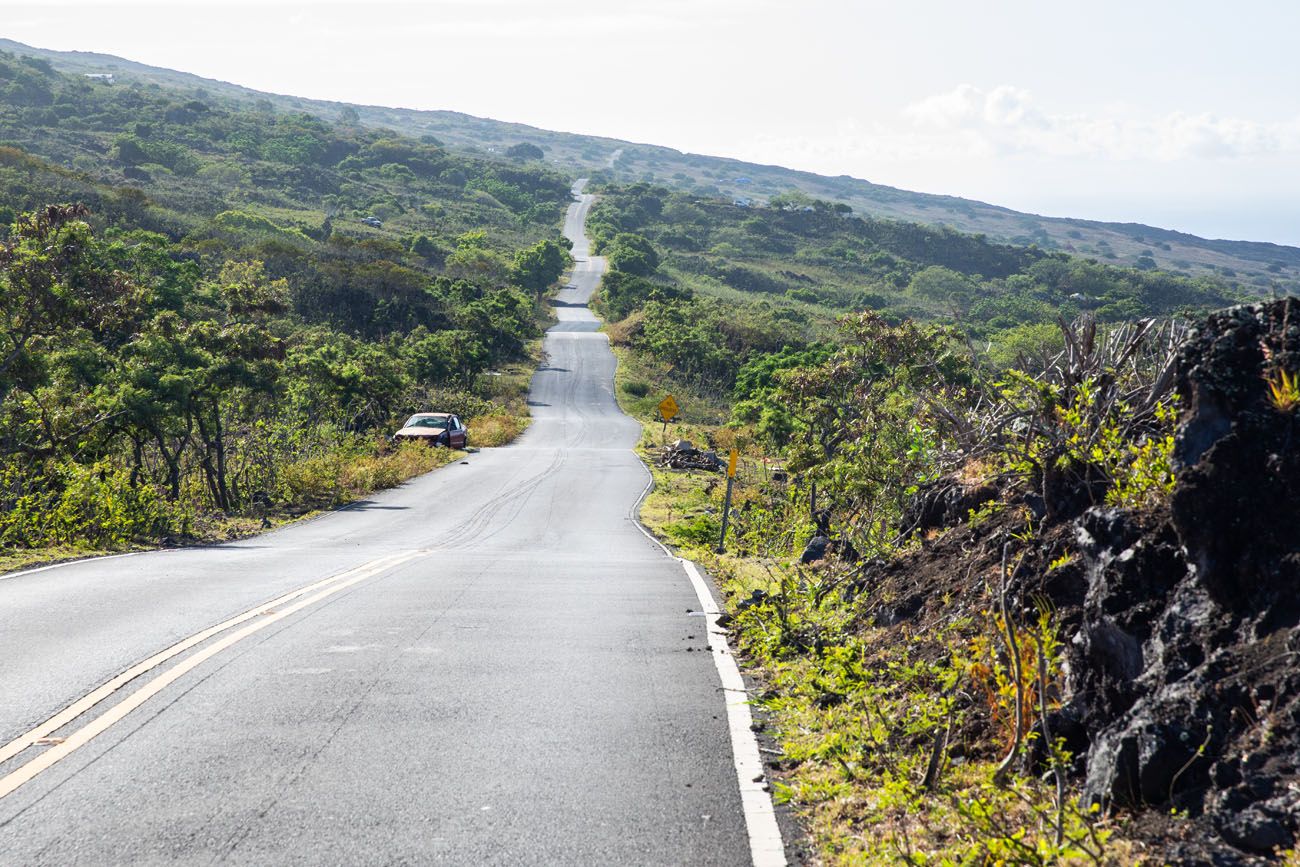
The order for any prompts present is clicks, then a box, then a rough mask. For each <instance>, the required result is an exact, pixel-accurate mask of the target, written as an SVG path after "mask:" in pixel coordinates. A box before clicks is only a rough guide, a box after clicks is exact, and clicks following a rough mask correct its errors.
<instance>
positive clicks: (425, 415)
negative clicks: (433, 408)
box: [411, 412, 451, 418]
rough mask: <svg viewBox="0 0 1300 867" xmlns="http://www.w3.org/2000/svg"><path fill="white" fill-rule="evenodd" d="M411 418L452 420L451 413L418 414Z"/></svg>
mask: <svg viewBox="0 0 1300 867" xmlns="http://www.w3.org/2000/svg"><path fill="white" fill-rule="evenodd" d="M411 418H451V413H449V412H417V413H415V414H414V415H412V416H411Z"/></svg>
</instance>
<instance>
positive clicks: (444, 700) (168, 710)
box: [0, 187, 750, 865]
mask: <svg viewBox="0 0 1300 867" xmlns="http://www.w3.org/2000/svg"><path fill="white" fill-rule="evenodd" d="M578 189H579V190H580V187H579V188H578ZM590 204H591V197H590V196H579V197H578V200H577V201H576V202H575V204H574V205H573V206H572V208H571V209H570V214H569V219H568V221H567V226H566V231H567V233H568V234H569V236H570V237H571V238H572V239H573V240H574V251H573V252H574V256H575V258H576V259H577V266H576V269H575V271H574V274H573V277H572V282H571V285H570V287H569V288H567V289H565V290H564V291H563V292H562V293H561V294H560V296H559V299H558V302H557V305H558V306H557V314H558V317H559V324H558V325H556V327H555V328H553V329H552V330H551V331H550V332H549V333H548V335H547V337H546V357H547V360H546V363H545V364H544V365H543V366H542V368H541V369H540V370H539V371H538V372H537V374H536V376H535V378H534V380H533V385H532V391H531V396H530V401H529V402H530V405H531V407H532V411H533V415H534V419H535V420H534V423H533V425H532V427H531V428H530V429H529V430H528V432H527V433H526V434H525V435H524V436H523V437H522V438H521V439H520V440H519V441H518V442H517V443H516V444H515V445H512V446H510V447H507V448H500V449H484V450H483V451H481V452H478V453H475V454H469V455H466V456H465V457H464V458H463V460H462V461H461V462H460V463H457V464H453V465H451V466H448V467H446V468H445V469H442V470H439V471H438V472H435V473H432V474H430V475H427V476H424V477H422V478H419V479H416V480H414V481H412V482H410V483H409V484H406V485H403V486H402V487H400V488H398V489H396V490H392V491H388V492H385V493H382V494H377V495H375V496H373V497H371V498H370V499H369V500H367V501H365V502H362V503H358V504H356V505H354V506H352V507H350V508H347V509H344V510H341V511H338V512H334V513H330V514H327V515H325V516H322V517H319V518H316V519H314V520H311V521H306V522H303V523H301V524H298V525H295V526H291V527H288V528H285V529H282V530H278V531H276V532H272V533H268V534H266V535H263V536H259V537H257V538H254V539H250V540H248V541H244V542H237V543H232V544H226V545H216V546H211V547H206V548H190V549H184V550H172V551H160V552H156V553H149V554H141V555H135V556H128V557H120V558H112V559H102V560H92V561H85V562H82V563H76V564H71V565H66V566H62V567H58V568H54V569H50V570H47V571H41V572H35V573H30V574H19V575H17V576H14V577H0V744H7V745H8V746H5V747H0V864H5V865H9V864H23V865H27V864H52V865H67V864H78V863H80V864H149V863H186V864H197V863H214V862H232V863H256V864H311V865H321V864H427V863H445V864H455V865H470V864H599V865H606V864H614V865H623V864H673V865H687V864H690V865H697V864H744V863H749V860H750V848H749V842H748V840H747V837H746V826H745V818H744V815H743V812H742V806H741V796H740V794H739V791H738V788H737V771H736V768H735V766H734V765H733V759H732V747H731V742H730V740H729V737H728V722H727V712H726V710H725V702H724V695H723V690H722V689H721V685H720V682H719V674H718V671H717V670H716V669H715V667H714V662H713V654H711V653H710V651H709V648H708V644H707V636H706V634H705V621H704V618H702V617H699V616H698V609H699V608H700V603H699V601H698V599H697V596H696V593H695V592H694V591H693V590H692V586H691V583H690V582H689V581H688V579H687V576H686V575H685V574H683V570H682V567H681V565H680V564H679V563H677V562H676V561H674V560H673V559H672V558H670V557H668V556H667V555H666V554H665V553H664V552H663V551H662V550H661V549H660V548H659V547H658V546H657V545H655V544H654V543H653V542H651V541H650V540H649V539H648V538H647V537H645V536H644V535H643V534H642V533H641V532H640V531H639V529H638V528H637V526H636V524H635V522H634V520H633V515H632V511H633V508H634V505H635V503H636V501H637V499H638V497H639V495H640V494H641V492H642V490H643V489H644V487H645V485H646V482H647V479H648V476H647V474H646V471H645V469H644V468H643V467H642V466H641V465H640V464H639V462H638V460H637V458H636V457H635V455H634V454H633V452H632V451H631V448H632V446H633V444H634V443H635V441H636V439H637V436H638V426H637V424H636V423H635V422H633V421H632V420H631V419H629V418H627V417H626V416H624V415H623V414H622V413H620V411H619V410H618V407H617V405H616V404H615V401H614V397H613V391H612V389H613V371H614V356H613V354H612V353H611V352H610V349H609V345H608V342H607V341H606V339H605V337H604V335H602V334H599V333H597V332H596V328H597V322H596V320H595V319H594V317H593V316H592V314H591V312H590V311H589V310H588V309H587V307H586V302H587V300H588V298H589V297H590V295H591V292H592V290H593V289H594V288H595V286H596V284H597V282H598V280H599V278H600V274H601V273H602V271H603V269H604V263H603V262H602V261H601V260H600V259H599V258H597V257H593V256H591V255H589V251H588V248H587V242H586V239H585V237H584V234H583V221H584V219H585V215H586V211H587V208H588V207H589V206H590ZM429 409H437V407H429ZM472 437H473V433H472V431H471V441H472ZM97 689H98V692H96V690H97ZM65 708H66V709H67V712H66V713H65V714H63V715H62V716H59V717H56V715H57V714H59V713H60V712H61V711H63V710H64V709H65ZM52 718H53V719H52ZM47 721H48V723H47ZM43 723H46V724H45V725H42V724H43Z"/></svg>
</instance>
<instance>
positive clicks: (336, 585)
mask: <svg viewBox="0 0 1300 867" xmlns="http://www.w3.org/2000/svg"><path fill="white" fill-rule="evenodd" d="M425 553H427V552H424V551H413V552H409V553H405V554H396V555H392V556H389V557H384V558H381V559H379V560H375V561H373V562H370V563H367V564H364V565H362V566H358V567H357V568H355V569H351V570H348V571H347V572H343V573H341V574H339V575H335V576H334V577H332V578H326V579H324V580H323V581H317V582H316V583H314V584H310V585H308V586H306V587H303V588H300V589H298V590H295V591H293V592H291V593H286V594H285V595H283V596H280V597H279V598H277V599H273V600H271V601H270V602H268V603H265V604H263V605H258V606H257V607H256V608H250V609H249V610H248V611H245V612H244V613H243V614H240V615H237V616H235V617H232V618H230V619H229V620H226V621H224V622H223V623H219V624H217V625H216V626H213V627H210V628H209V629H205V630H203V631H202V632H198V633H195V634H194V635H192V636H190V637H189V638H187V639H185V640H184V641H180V642H177V643H176V644H173V645H172V646H171V647H169V648H167V649H166V650H164V651H161V652H160V653H157V654H155V655H154V656H151V657H149V658H148V659H146V660H145V661H144V662H141V663H139V664H137V665H135V666H132V667H131V668H129V669H127V670H126V671H124V672H122V673H121V674H119V675H118V676H117V677H115V678H113V679H112V680H109V681H107V682H106V683H104V684H103V685H102V686H100V687H99V688H97V689H95V690H94V691H93V692H90V693H88V694H86V695H85V696H83V697H82V698H80V699H78V700H77V701H76V702H74V703H72V704H71V705H69V706H68V707H66V708H64V709H63V710H62V711H60V712H59V713H57V714H55V715H54V716H52V717H50V718H49V719H48V720H46V721H45V722H43V723H41V724H40V725H38V726H36V727H35V728H33V729H32V730H31V731H28V732H26V733H25V734H22V735H19V736H18V737H17V738H15V739H14V740H12V741H10V742H9V743H8V744H6V745H5V746H4V747H0V762H3V761H7V760H9V759H11V758H13V757H14V756H16V755H18V754H19V753H21V752H22V751H23V750H25V749H27V748H28V747H31V746H34V745H37V744H38V742H46V743H48V742H49V741H46V740H45V739H46V738H48V736H49V735H50V734H51V733H52V732H55V731H57V730H58V729H60V728H62V727H63V726H65V725H67V724H68V723H69V722H72V721H73V720H75V719H76V718H77V717H79V716H81V715H82V714H84V713H85V712H86V711H88V710H90V709H91V708H92V707H94V706H95V705H96V704H98V703H99V702H101V701H103V700H104V699H105V698H107V697H108V696H110V695H112V694H113V693H114V692H116V691H117V690H119V689H120V688H121V687H122V686H123V685H125V684H126V683H128V682H130V681H131V680H134V679H135V678H136V677H139V676H140V675H141V674H144V673H145V672H147V671H149V670H150V669H153V668H157V667H158V666H159V665H161V664H162V663H164V662H166V661H167V660H169V659H171V658H173V657H175V656H176V655H177V654H180V653H183V652H184V651H186V650H189V649H190V648H192V647H194V646H195V645H198V644H201V643H202V642H204V641H206V640H207V639H209V638H211V637H213V636H214V635H218V634H220V633H222V632H226V631H228V630H230V629H232V628H233V627H235V626H238V625H240V624H241V623H246V622H247V621H249V620H253V619H254V618H258V617H260V618H261V619H258V620H254V622H252V623H249V624H248V625H246V626H244V628H243V629H240V630H239V631H237V632H234V633H231V634H229V635H227V636H226V637H225V638H222V639H221V640H220V641H217V642H214V643H213V644H211V645H209V646H208V647H205V648H203V649H202V650H200V651H199V652H198V653H195V654H194V655H193V656H190V657H188V658H186V659H185V660H183V661H182V662H180V663H179V664H177V665H175V666H173V667H172V668H170V669H168V670H167V671H165V672H163V673H162V674H160V675H158V676H157V677H155V678H153V679H152V680H150V681H149V682H148V683H145V684H144V685H143V686H141V687H140V688H139V689H137V690H136V691H135V692H133V693H131V694H130V695H128V696H127V697H126V698H124V699H122V700H121V701H120V702H119V703H117V704H116V705H114V706H113V707H112V708H110V709H109V710H108V711H107V712H105V713H104V714H102V715H101V716H99V717H98V718H96V719H95V720H93V721H91V722H89V723H87V724H86V725H84V726H82V727H81V728H79V729H77V730H76V731H75V732H73V733H72V734H70V735H68V736H67V737H66V738H64V739H63V740H62V741H59V742H58V743H56V744H54V745H53V746H51V747H50V748H49V749H47V750H45V751H44V752H42V753H41V754H40V755H38V756H35V757H34V758H32V759H31V760H30V761H28V762H26V763H25V764H23V765H21V766H19V767H18V768H16V769H15V770H13V771H12V772H10V773H9V774H6V775H5V776H3V777H0V798H4V797H6V796H7V795H9V794H11V793H12V792H13V791H14V790H15V789H17V788H18V787H19V786H21V785H23V784H24V783H26V782H28V781H30V780H31V779H32V778H33V777H35V776H36V775H37V774H39V773H41V772H42V771H44V770H46V769H47V768H49V767H51V766H52V765H54V764H55V763H56V762H58V761H60V760H61V759H64V758H66V757H67V756H68V755H70V754H71V753H73V752H75V751H76V750H77V749H79V748H80V747H82V746H85V744H87V743H88V742H89V741H90V740H91V739H92V738H94V737H95V736H96V735H99V734H101V733H103V732H104V731H105V730H106V729H108V728H109V727H110V726H112V725H113V724H115V723H117V722H119V721H120V720H122V719H123V718H124V717H125V716H126V715H127V714H129V713H130V712H131V711H133V710H135V709H136V708H137V707H139V706H140V705H142V704H144V703H145V702H146V701H148V700H149V699H150V698H152V697H153V696H154V695H157V694H158V692H160V691H161V690H162V689H163V688H165V687H166V686H167V685H168V684H170V683H172V682H173V681H175V680H176V679H177V678H179V677H181V676H182V675H184V674H186V673H187V672H190V671H192V670H194V669H195V668H197V667H198V666H199V665H202V664H203V663H204V662H206V661H207V660H209V659H211V658H212V657H214V656H216V655H217V654H218V653H220V652H221V651H223V650H226V649H227V648H229V647H231V646H232V645H234V644H237V643H238V642H240V641H242V640H244V639H245V638H247V637H248V636H250V635H253V634H254V633H256V632H259V631H260V630H262V629H265V628H266V627H268V626H270V625H271V624H272V623H276V622H277V621H280V620H283V619H284V618H286V617H288V616H290V615H292V614H295V613H296V612H298V611H301V610H302V609H304V608H306V607H308V606H309V605H313V604H315V603H317V602H319V601H321V600H322V599H326V598H328V597H330V596H332V595H334V594H335V593H338V592H340V591H342V590H345V589H347V588H348V587H351V586H353V585H354V584H357V583H358V582H360V581H364V580H365V579H367V578H372V577H374V576H375V575H378V574H379V573H381V572H385V571H387V570H389V569H392V568H393V567H395V566H399V565H401V564H402V563H406V562H409V561H411V560H414V559H416V558H418V557H421V556H423V555H424V554H425ZM312 591H319V592H317V593H315V595H312V596H308V597H307V598H305V599H304V598H300V597H303V596H305V595H306V594H309V593H312ZM294 599H298V600H299V601H297V602H294V603H293V604H292V605H289V606H288V607H284V608H279V607H277V606H280V605H283V604H284V603H286V602H291V601H292V600H294Z"/></svg>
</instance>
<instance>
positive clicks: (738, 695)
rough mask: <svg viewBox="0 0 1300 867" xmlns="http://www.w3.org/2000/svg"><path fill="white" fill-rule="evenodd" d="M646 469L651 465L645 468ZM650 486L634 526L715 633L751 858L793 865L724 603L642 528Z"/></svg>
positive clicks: (773, 865)
mask: <svg viewBox="0 0 1300 867" xmlns="http://www.w3.org/2000/svg"><path fill="white" fill-rule="evenodd" d="M638 462H640V459H639V458H638ZM642 467H645V464H642ZM646 473H647V475H649V476H650V481H649V482H647V483H646V487H645V490H644V491H642V492H641V496H640V497H638V498H637V501H636V504H635V505H633V507H632V514H631V516H630V517H631V519H632V526H634V527H636V528H637V529H638V530H640V531H641V533H642V535H644V536H645V537H646V538H647V539H649V540H650V541H651V542H653V543H654V544H656V545H658V546H659V548H660V549H661V550H662V551H663V552H664V553H665V554H667V555H668V556H669V557H671V558H672V559H674V560H676V561H677V562H678V563H681V564H682V568H683V569H684V570H685V571H686V577H687V578H689V579H690V582H691V587H693V588H694V589H695V596H696V598H698V599H699V601H700V609H701V610H702V611H703V612H704V614H705V619H706V621H707V627H706V628H707V630H708V634H709V650H710V653H711V655H712V656H713V664H714V666H715V667H716V668H717V670H718V678H719V679H720V680H721V681H722V694H723V696H724V697H725V699H726V703H727V729H728V731H729V733H730V735H731V756H732V762H733V764H734V765H735V767H736V782H737V783H738V784H739V786H740V805H741V808H742V809H743V810H744V812H745V829H746V831H747V832H748V834H749V856H750V859H751V860H752V861H753V863H754V867H784V865H786V864H788V863H789V862H788V861H787V860H786V857H785V844H784V842H782V840H781V827H780V825H778V824H777V821H776V808H775V807H774V806H773V805H772V796H771V794H770V793H769V792H768V790H767V782H766V778H767V775H766V772H765V771H764V770H763V759H762V756H761V755H760V754H759V751H758V738H756V737H755V736H754V729H753V723H754V717H753V714H751V713H750V710H749V693H748V691H747V690H746V689H745V679H744V678H743V677H741V676H740V667H739V666H737V665H736V659H735V657H734V656H732V654H731V651H730V649H729V648H728V647H727V633H726V632H725V631H724V630H722V629H721V628H720V627H719V626H718V615H719V613H720V611H719V609H718V603H717V601H716V600H715V599H714V598H713V591H712V590H710V589H709V585H708V582H706V581H705V580H704V576H702V575H701V574H700V570H699V568H698V567H697V566H696V565H695V564H694V563H693V562H691V561H690V560H687V559H686V558H685V557H678V556H677V555H676V554H674V553H673V552H672V551H670V550H668V547H667V546H666V545H664V543H663V542H660V541H659V540H658V539H656V538H655V537H654V534H653V533H651V532H650V531H649V530H647V529H646V528H645V526H643V525H642V523H641V521H640V519H639V518H638V514H639V510H640V508H641V503H642V502H644V501H645V498H646V496H647V495H649V493H650V491H651V490H652V489H653V488H654V483H655V482H654V474H653V473H651V472H650V470H649V468H648V467H646Z"/></svg>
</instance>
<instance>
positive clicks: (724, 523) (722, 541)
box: [718, 449, 737, 554]
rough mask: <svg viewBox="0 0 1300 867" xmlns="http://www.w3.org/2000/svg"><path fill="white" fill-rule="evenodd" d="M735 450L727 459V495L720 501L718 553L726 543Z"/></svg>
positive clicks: (734, 470) (724, 548) (721, 551)
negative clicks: (720, 531) (720, 517)
mask: <svg viewBox="0 0 1300 867" xmlns="http://www.w3.org/2000/svg"><path fill="white" fill-rule="evenodd" d="M736 457H737V455H736V450H735V449H732V450H731V456H730V457H729V458H728V459H727V496H726V498H725V499H724V500H723V502H722V534H721V535H720V536H718V553H719V554H721V553H723V552H724V551H725V550H726V545H727V523H728V522H729V521H730V520H731V486H732V485H734V484H735V482H736Z"/></svg>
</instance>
